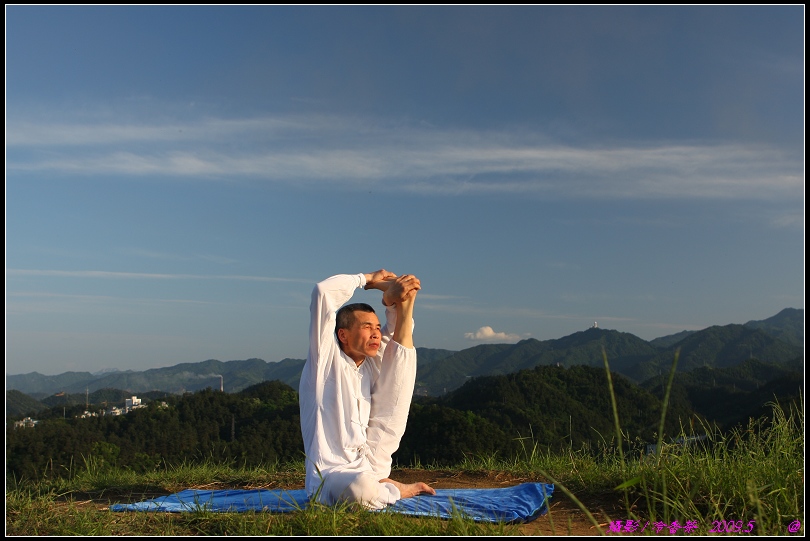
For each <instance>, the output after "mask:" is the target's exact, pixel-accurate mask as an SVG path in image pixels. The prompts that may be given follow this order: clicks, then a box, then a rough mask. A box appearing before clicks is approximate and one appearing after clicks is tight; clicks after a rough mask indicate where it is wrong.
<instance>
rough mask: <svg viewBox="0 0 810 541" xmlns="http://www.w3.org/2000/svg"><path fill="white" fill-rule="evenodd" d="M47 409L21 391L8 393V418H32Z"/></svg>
mask: <svg viewBox="0 0 810 541" xmlns="http://www.w3.org/2000/svg"><path fill="white" fill-rule="evenodd" d="M47 408H48V406H47V405H45V404H43V403H42V402H40V401H39V400H37V399H35V398H32V397H30V396H28V395H27V394H24V393H21V392H20V391H17V390H14V389H12V390H10V391H6V417H25V416H31V415H34V414H36V413H37V412H39V411H42V410H44V409H47Z"/></svg>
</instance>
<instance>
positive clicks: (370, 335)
mask: <svg viewBox="0 0 810 541" xmlns="http://www.w3.org/2000/svg"><path fill="white" fill-rule="evenodd" d="M335 334H336V335H337V339H338V343H339V344H340V349H341V350H343V352H344V353H345V354H346V355H348V356H349V358H351V359H352V360H353V361H354V362H356V363H359V362H361V361H362V360H363V359H365V358H366V357H374V356H375V355H376V354H377V351H378V350H379V349H380V338H381V330H380V320H379V318H377V314H376V313H374V308H372V307H371V306H369V305H368V304H365V303H356V304H347V305H346V306H344V307H342V308H341V309H340V310H338V312H337V316H336V321H335Z"/></svg>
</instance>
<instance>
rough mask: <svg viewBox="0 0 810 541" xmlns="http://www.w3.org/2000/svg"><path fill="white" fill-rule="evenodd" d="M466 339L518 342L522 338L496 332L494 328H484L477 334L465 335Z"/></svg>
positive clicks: (469, 333)
mask: <svg viewBox="0 0 810 541" xmlns="http://www.w3.org/2000/svg"><path fill="white" fill-rule="evenodd" d="M464 338H467V339H468V340H475V341H478V342H517V341H518V340H520V336H519V335H517V334H512V333H506V332H496V331H495V330H494V329H493V328H492V327H489V326H484V327H481V328H480V329H478V330H477V331H475V332H467V333H464Z"/></svg>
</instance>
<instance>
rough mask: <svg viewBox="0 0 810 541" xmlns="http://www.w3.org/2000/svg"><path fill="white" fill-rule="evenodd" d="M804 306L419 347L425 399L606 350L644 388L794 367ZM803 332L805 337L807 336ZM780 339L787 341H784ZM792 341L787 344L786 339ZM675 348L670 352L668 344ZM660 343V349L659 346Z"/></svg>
mask: <svg viewBox="0 0 810 541" xmlns="http://www.w3.org/2000/svg"><path fill="white" fill-rule="evenodd" d="M803 325H804V310H803V309H790V308H789V309H785V310H782V311H781V312H779V313H778V314H776V315H775V316H773V317H771V318H768V319H766V320H762V321H749V322H748V323H746V324H745V325H737V324H730V325H725V326H712V327H708V328H706V329H703V330H701V331H692V332H688V333H686V334H683V333H678V335H682V336H678V335H671V336H673V337H677V338H680V339H678V340H676V339H674V338H673V339H670V340H666V339H667V337H661V338H658V339H654V340H652V341H649V342H648V341H645V340H643V339H641V338H638V337H637V336H635V335H633V334H630V333H624V332H620V331H616V330H611V329H601V328H590V329H587V330H584V331H578V332H575V333H572V334H570V335H568V336H565V337H562V338H558V339H552V340H544V341H540V340H537V339H533V338H529V339H526V340H521V341H519V342H517V343H516V344H480V345H476V346H473V347H470V348H467V349H464V350H460V351H451V350H443V349H432V348H421V347H420V348H417V352H418V355H417V358H418V359H419V371H418V376H417V387H416V390H417V394H422V395H441V394H444V393H446V392H448V391H449V390H452V389H456V388H458V387H460V386H461V385H462V384H463V383H464V382H465V381H467V380H468V379H470V378H471V377H477V376H484V375H500V374H509V373H513V372H516V371H519V370H522V369H529V368H533V367H535V366H540V365H558V366H565V367H571V366H575V365H580V364H583V365H586V366H603V364H604V358H603V354H602V351H603V350H604V352H605V354H606V356H607V359H608V362H609V365H610V368H611V370H613V371H615V372H617V373H620V374H622V375H624V376H626V377H628V378H629V379H630V380H631V381H635V382H636V383H640V382H642V381H644V380H646V379H649V378H651V377H654V376H656V375H658V374H659V373H661V372H666V371H668V370H669V366H670V365H671V363H672V360H673V358H674V355H675V351H680V360H679V370H680V371H684V370H688V369H692V368H696V367H699V366H718V367H723V366H729V365H733V364H738V363H740V362H743V361H744V360H746V359H751V358H758V359H760V360H763V361H768V362H788V361H792V360H794V359H795V358H797V357H798V358H802V357H803V353H804V349H803V346H802V347H799V346H797V345H795V344H796V343H797V341H798V340H799V339H800V340H801V343H802V344H803V340H804V336H803V333H804V331H803V329H804V328H803ZM799 335H800V336H799ZM779 337H786V339H785V338H779ZM786 340H787V341H786ZM664 343H667V344H668V345H667V346H666V347H662V346H661V345H660V344H664ZM656 344H658V345H656ZM303 364H304V360H303V359H290V358H287V359H283V360H281V361H278V362H267V361H264V360H262V359H257V358H252V359H246V360H231V361H219V360H216V359H208V360H206V361H202V362H199V363H181V364H177V365H173V366H169V367H163V368H152V369H148V370H145V371H133V370H127V371H123V372H103V373H102V374H99V375H94V374H92V373H90V372H65V373H64V374H59V375H55V376H45V375H42V374H38V373H36V372H31V373H28V374H21V375H7V376H6V389H7V391H8V390H18V391H20V392H23V393H25V394H27V395H29V396H32V397H35V398H36V397H37V396H38V395H39V396H40V397H43V398H44V396H47V395H50V394H55V393H58V392H67V393H79V392H81V393H84V392H89V391H96V390H99V389H102V388H117V389H123V390H126V391H128V392H133V393H143V392H147V391H164V392H172V393H182V392H184V391H194V390H199V389H204V388H206V387H211V388H214V389H219V387H220V385H222V386H223V389H224V390H225V391H226V392H236V391H239V390H241V389H244V388H246V387H249V386H251V385H254V384H256V383H260V382H262V381H268V380H278V381H282V382H284V383H286V384H288V385H290V386H291V387H293V388H297V387H298V379H299V378H300V372H301V368H302V367H303Z"/></svg>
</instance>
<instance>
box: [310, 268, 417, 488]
mask: <svg viewBox="0 0 810 541" xmlns="http://www.w3.org/2000/svg"><path fill="white" fill-rule="evenodd" d="M365 285H366V279H365V275H363V274H357V275H345V274H342V275H337V276H332V277H330V278H327V279H326V280H324V281H322V282H320V283H318V284H317V285H316V286H315V288H314V290H313V291H312V304H311V305H310V315H311V321H310V331H309V342H310V343H309V354H308V355H307V361H306V363H305V364H304V369H303V372H302V373H301V383H300V386H299V402H300V408H301V434H302V435H303V438H304V452H305V453H306V458H305V460H306V472H307V473H306V490H307V494H308V495H310V496H312V495H313V494H314V493H315V492H316V491H317V490H318V487H319V486H320V485H321V477H322V476H323V477H326V476H327V475H328V474H329V473H331V472H337V471H354V472H373V473H374V474H375V475H376V476H377V479H384V478H387V477H388V476H389V475H390V473H391V455H392V454H393V452H394V451H396V449H397V448H398V447H399V442H400V440H401V439H402V435H403V434H404V432H405V425H406V423H407V418H408V410H409V408H410V403H411V397H412V396H413V387H414V382H415V380H416V350H415V349H413V348H405V347H403V346H401V345H400V344H398V343H397V342H393V341H392V340H391V338H392V336H393V332H394V327H395V325H396V310H395V309H394V307H388V308H386V324H385V326H384V327H383V328H382V335H381V344H380V349H379V350H378V352H377V355H376V356H375V357H366V359H365V361H364V362H363V363H362V364H361V365H360V366H359V367H358V366H356V363H355V362H354V361H353V360H352V359H351V358H349V357H348V356H347V355H346V354H345V353H343V351H341V349H340V346H339V345H338V340H337V337H336V336H335V317H336V314H337V311H338V309H339V308H340V307H341V306H342V305H343V304H345V303H346V302H347V301H348V300H349V299H350V298H351V297H352V294H353V293H354V290H355V289H357V288H358V287H363V286H365ZM319 472H320V474H319ZM397 492H398V491H397Z"/></svg>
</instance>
